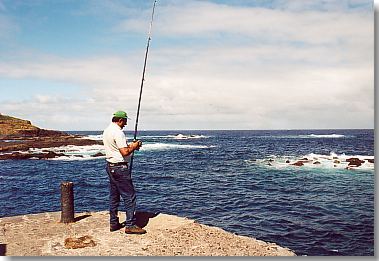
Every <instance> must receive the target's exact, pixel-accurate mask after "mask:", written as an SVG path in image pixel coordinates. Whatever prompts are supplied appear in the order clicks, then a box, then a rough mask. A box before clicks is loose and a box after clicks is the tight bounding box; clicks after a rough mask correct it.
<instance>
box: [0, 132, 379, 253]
mask: <svg viewBox="0 0 379 261" xmlns="http://www.w3.org/2000/svg"><path fill="white" fill-rule="evenodd" d="M72 133H75V134H81V135H85V136H86V138H91V139H95V140H101V131H98V132H72ZM126 134H127V137H128V138H129V139H131V138H132V133H131V132H126ZM138 138H139V139H141V140H142V141H143V147H142V148H141V149H140V151H138V152H136V153H135V156H134V164H133V179H134V184H135V187H136V190H137V204H138V210H144V211H151V212H160V213H167V214H173V215H178V216H183V217H189V218H192V219H195V220H197V221H198V222H200V223H203V224H207V225H211V226H218V227H221V228H223V229H225V230H227V231H230V232H233V233H235V234H238V235H245V236H250V237H254V238H257V239H260V240H264V241H268V242H274V243H277V244H279V245H281V246H284V247H288V248H290V249H292V250H294V251H295V253H296V254H297V255H309V256H318V255H365V256H370V255H371V256H372V255H374V185H375V184H374V183H375V171H374V163H372V160H374V131H373V130H288V131H283V130H281V131H140V132H139V133H138ZM39 150H40V149H34V151H36V152H38V151H39ZM52 150H55V151H57V152H64V153H65V154H66V156H62V157H60V158H57V159H52V160H14V161H12V160H5V161H1V162H0V164H1V168H0V191H1V192H0V217H5V216H13V215H20V214H29V213H39V212H50V211H59V210H60V188H59V186H60V183H61V182H62V181H72V182H74V193H75V212H77V213H79V212H84V211H98V210H107V209H108V177H107V174H106V172H105V159H104V156H96V157H93V156H94V155H96V154H98V153H99V152H104V148H103V146H99V145H95V146H63V147H59V148H54V149H52ZM353 157H356V158H359V159H361V160H362V161H364V163H363V164H362V165H361V166H359V167H352V168H351V166H348V162H346V159H349V158H353ZM299 160H302V161H303V162H304V165H303V166H294V165H291V164H293V163H295V162H297V161H299ZM369 160H370V161H371V162H370V161H369ZM120 208H121V210H122V207H120Z"/></svg>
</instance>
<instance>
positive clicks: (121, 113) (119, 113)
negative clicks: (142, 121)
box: [113, 111, 130, 119]
mask: <svg viewBox="0 0 379 261" xmlns="http://www.w3.org/2000/svg"><path fill="white" fill-rule="evenodd" d="M113 117H118V118H123V119H130V118H129V117H128V114H127V113H126V112H124V111H116V112H115V113H113Z"/></svg>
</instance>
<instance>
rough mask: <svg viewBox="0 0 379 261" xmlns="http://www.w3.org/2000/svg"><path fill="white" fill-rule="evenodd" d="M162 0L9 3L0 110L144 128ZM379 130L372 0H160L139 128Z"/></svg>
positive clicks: (74, 124) (64, 122)
mask: <svg viewBox="0 0 379 261" xmlns="http://www.w3.org/2000/svg"><path fill="white" fill-rule="evenodd" d="M153 2H154V1H153V0H151V1H150V0H144V1H142V0H140V1H136V0H134V1H132V0H108V1H103V0H81V1H76V0H55V1H50V0H34V1H28V0H23V1H21V0H0V113H1V114H5V115H10V116H14V117H19V118H22V119H27V120H30V121H32V123H33V124H34V125H37V126H39V127H41V128H46V129H56V130H102V129H104V128H105V127H106V126H107V125H108V124H109V122H110V120H111V118H112V113H113V112H115V111H118V110H125V111H127V113H128V115H129V117H130V118H131V120H130V121H129V126H128V127H126V129H127V130H133V129H134V122H135V119H136V112H137V105H138V96H139V91H140V85H141V78H142V69H143V62H144V56H145V51H146V44H147V37H148V31H149V24H150V19H151V11H152V6H153ZM346 128H374V8H373V1H372V0H229V1H227V0H208V1H206V0H203V1H198V0H158V1H157V4H156V8H155V14H154V22H153V27H152V34H151V41H150V48H149V56H148V60H147V68H146V74H145V81H144V87H143V94H142V101H141V111H140V118H139V125H138V129H139V130H186V129H192V130H194V129H196V130H205V129H206V130H212V129H216V130H218V129H244V130H255V129H266V130H268V129H346Z"/></svg>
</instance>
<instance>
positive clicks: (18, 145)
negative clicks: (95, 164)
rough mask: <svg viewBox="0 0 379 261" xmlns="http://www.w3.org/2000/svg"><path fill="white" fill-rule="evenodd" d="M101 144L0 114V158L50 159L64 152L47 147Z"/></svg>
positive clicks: (100, 142)
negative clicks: (32, 151) (33, 149)
mask: <svg viewBox="0 0 379 261" xmlns="http://www.w3.org/2000/svg"><path fill="white" fill-rule="evenodd" d="M101 144H102V141H97V140H90V139H83V137H82V136H80V135H70V134H67V133H64V132H61V131H53V130H45V129H40V128H38V127H36V126H33V125H32V124H31V122H30V121H27V120H22V119H18V118H14V117H11V116H6V115H2V114H0V160H5V159H17V160H20V159H31V158H33V159H50V158H55V157H58V156H64V154H62V153H55V152H52V151H49V150H48V148H52V147H60V146H67V145H75V146H87V145H101ZM31 148H47V149H44V150H43V151H42V152H43V153H31V152H29V149H31ZM21 152H22V153H21ZM46 152H47V153H46ZM102 156H103V155H102Z"/></svg>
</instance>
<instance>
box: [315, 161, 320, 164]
mask: <svg viewBox="0 0 379 261" xmlns="http://www.w3.org/2000/svg"><path fill="white" fill-rule="evenodd" d="M313 164H321V162H320V161H315V162H313Z"/></svg>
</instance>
